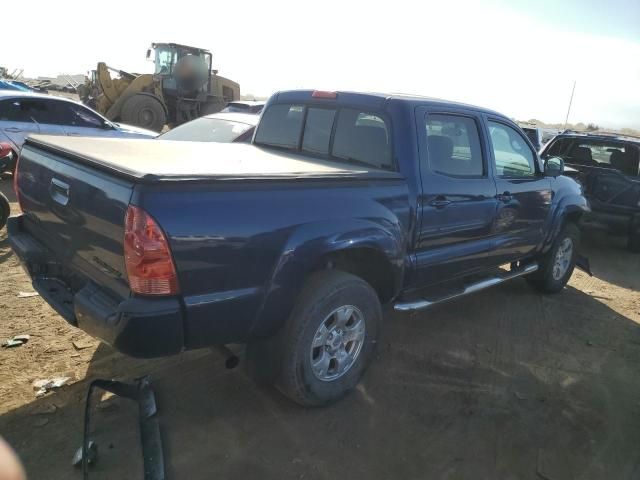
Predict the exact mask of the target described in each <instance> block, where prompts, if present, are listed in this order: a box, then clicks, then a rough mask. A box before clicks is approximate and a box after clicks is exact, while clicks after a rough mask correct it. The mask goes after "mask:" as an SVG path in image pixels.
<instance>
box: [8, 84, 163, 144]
mask: <svg viewBox="0 0 640 480" xmlns="http://www.w3.org/2000/svg"><path fill="white" fill-rule="evenodd" d="M31 133H43V134H47V135H74V136H88V137H123V138H132V137H133V138H153V137H155V136H157V135H158V134H157V133H156V132H152V131H151V130H146V129H144V128H139V127H134V126H130V125H123V124H121V123H113V122H111V121H109V120H107V119H106V118H104V117H103V116H102V115H100V114H99V113H96V112H94V111H93V110H91V109H90V108H88V107H86V106H85V105H82V104H80V103H78V102H75V101H73V100H70V99H68V98H63V97H54V96H52V95H44V94H40V93H31V92H18V91H13V90H0V142H2V141H6V142H9V143H10V144H11V145H12V147H13V148H14V149H15V152H16V153H17V152H19V151H20V148H21V147H22V144H23V143H24V141H25V139H26V138H27V135H29V134H31Z"/></svg>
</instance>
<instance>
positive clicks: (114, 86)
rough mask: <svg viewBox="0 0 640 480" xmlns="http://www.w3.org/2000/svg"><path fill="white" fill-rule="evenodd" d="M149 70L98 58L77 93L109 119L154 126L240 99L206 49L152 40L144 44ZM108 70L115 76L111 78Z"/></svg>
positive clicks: (237, 88)
mask: <svg viewBox="0 0 640 480" xmlns="http://www.w3.org/2000/svg"><path fill="white" fill-rule="evenodd" d="M147 59H149V60H151V59H153V61H154V63H155V72H154V73H153V74H150V73H145V74H136V73H129V72H125V71H123V70H118V69H114V68H111V67H109V66H107V64H105V63H104V62H100V63H98V67H97V69H96V70H94V71H93V72H92V77H91V78H90V79H88V80H87V82H86V83H85V84H84V85H81V86H80V87H79V88H78V94H79V95H80V99H81V100H82V101H83V102H84V103H85V104H87V105H88V106H90V107H92V108H94V109H96V110H97V111H98V112H100V113H101V114H103V115H104V116H105V117H107V118H108V119H109V120H113V121H121V122H123V123H128V124H130V125H137V126H139V127H143V128H148V129H150V130H155V131H157V132H159V131H161V130H162V129H163V127H164V126H165V125H166V124H168V125H169V126H171V127H173V126H175V125H179V124H181V123H184V122H187V121H189V120H192V119H194V118H197V117H199V116H202V115H206V114H209V113H215V112H217V111H219V110H222V108H224V106H225V105H226V104H227V103H228V102H231V101H233V100H239V99H240V86H239V85H238V84H237V83H236V82H234V81H232V80H229V79H227V78H224V77H221V76H219V75H218V71H217V70H213V69H212V57H211V52H209V51H208V50H203V49H201V48H196V47H189V46H186V45H179V44H177V43H154V44H152V45H151V48H149V50H147ZM111 72H115V73H117V74H118V77H119V78H112V77H111Z"/></svg>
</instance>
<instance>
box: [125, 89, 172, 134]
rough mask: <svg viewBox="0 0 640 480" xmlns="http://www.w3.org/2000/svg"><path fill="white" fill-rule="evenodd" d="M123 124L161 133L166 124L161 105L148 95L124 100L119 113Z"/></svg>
mask: <svg viewBox="0 0 640 480" xmlns="http://www.w3.org/2000/svg"><path fill="white" fill-rule="evenodd" d="M120 118H122V121H123V122H124V123H129V124H131V125H136V126H138V127H142V128H148V129H149V130H153V131H155V132H161V131H162V129H163V128H164V126H165V124H166V123H167V115H166V113H165V111H164V107H163V106H162V103H160V101H159V100H158V99H156V98H155V97H152V96H150V95H141V94H136V95H133V96H131V97H129V98H128V99H127V100H125V102H124V105H123V106H122V111H121V113H120Z"/></svg>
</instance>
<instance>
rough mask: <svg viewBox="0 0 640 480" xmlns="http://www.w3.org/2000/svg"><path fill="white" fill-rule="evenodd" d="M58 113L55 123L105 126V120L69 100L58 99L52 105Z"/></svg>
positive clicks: (87, 126) (91, 126)
mask: <svg viewBox="0 0 640 480" xmlns="http://www.w3.org/2000/svg"><path fill="white" fill-rule="evenodd" d="M51 106H52V107H53V108H51V110H54V111H55V112H56V114H55V115H54V120H55V123H57V124H59V125H67V126H72V127H83V128H103V127H104V120H103V119H102V118H100V117H99V116H97V115H96V114H95V113H93V112H92V111H90V110H87V109H86V108H84V107H82V106H80V105H75V104H73V103H69V102H61V101H57V102H55V103H54V104H53V105H51Z"/></svg>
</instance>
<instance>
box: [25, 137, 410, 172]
mask: <svg viewBox="0 0 640 480" xmlns="http://www.w3.org/2000/svg"><path fill="white" fill-rule="evenodd" d="M30 145H33V146H35V147H37V148H39V149H41V150H45V151H48V152H51V153H53V154H57V155H61V156H63V157H64V158H69V159H73V160H75V161H77V162H80V163H84V164H87V165H90V166H92V167H95V168H97V169H100V170H103V171H107V172H109V173H112V174H115V175H117V176H120V177H124V178H128V179H130V180H137V181H140V182H147V183H153V182H158V181H163V180H164V181H169V180H198V179H218V180H233V179H238V180H240V179H260V180H267V179H279V178H280V179H284V178H328V177H349V178H354V177H359V178H363V179H371V178H401V177H400V175H399V174H398V173H396V172H390V171H386V170H377V169H375V168H367V167H361V166H354V165H352V164H346V163H339V162H334V161H328V160H322V159H317V158H312V157H307V156H305V155H301V154H297V153H291V152H286V151H281V150H276V151H274V150H272V149H266V148H261V147H258V146H254V145H248V144H241V143H215V142H175V141H171V140H161V139H155V140H153V141H149V140H146V139H127V138H95V137H66V136H57V135H30V136H29V137H28V138H27V140H26V142H25V147H26V148H28V147H29V146H30Z"/></svg>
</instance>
